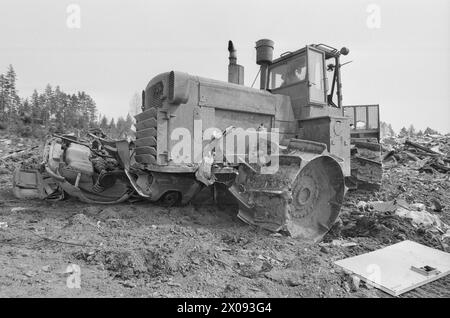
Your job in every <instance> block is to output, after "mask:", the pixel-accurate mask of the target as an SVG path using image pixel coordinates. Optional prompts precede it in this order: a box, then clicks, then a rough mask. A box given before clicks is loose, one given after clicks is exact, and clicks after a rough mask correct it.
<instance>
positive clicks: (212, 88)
mask: <svg viewBox="0 0 450 318" xmlns="http://www.w3.org/2000/svg"><path fill="white" fill-rule="evenodd" d="M273 49H274V42H273V41H271V40H267V39H264V40H259V41H257V42H256V63H257V64H258V65H260V74H259V78H260V85H259V86H260V87H259V89H256V88H250V87H246V86H244V85H243V83H244V68H243V67H242V66H241V65H238V64H237V57H236V50H235V49H234V46H233V43H232V42H231V41H230V42H229V47H228V50H229V66H228V82H222V81H218V80H213V79H208V78H203V77H199V76H194V75H189V74H186V73H181V72H177V71H170V72H167V73H162V74H159V75H157V76H155V77H154V78H153V79H151V80H150V82H149V83H148V85H147V86H146V88H145V90H144V91H143V92H142V112H141V113H140V114H138V115H136V116H135V118H136V124H135V126H136V140H135V141H133V142H131V143H128V142H115V141H111V140H107V139H106V138H105V136H102V135H101V134H96V133H91V134H90V137H91V141H90V142H89V143H86V142H83V141H80V140H75V139H73V138H72V137H69V136H55V137H54V138H52V139H51V140H49V141H48V142H47V145H46V151H45V153H44V165H43V170H45V174H46V175H47V176H50V178H47V179H46V178H44V179H45V180H53V181H54V180H56V181H57V183H58V184H59V187H60V188H62V189H63V190H64V192H65V193H69V194H72V195H75V196H77V197H79V198H80V199H81V200H83V201H86V202H95V203H116V202H120V201H124V200H126V199H128V198H129V197H130V196H131V195H134V194H137V195H139V196H140V197H141V198H145V199H147V200H149V201H158V202H159V203H162V204H165V205H172V204H177V203H179V204H186V203H188V202H190V201H191V200H192V199H193V198H195V197H196V196H198V195H199V193H200V192H202V191H211V193H212V195H213V197H214V199H215V200H216V201H217V202H219V203H231V204H235V205H236V206H237V207H238V210H239V212H238V216H239V218H240V219H242V220H243V221H245V222H247V223H249V224H254V225H257V226H260V227H263V228H265V229H268V230H270V231H283V232H285V233H288V234H290V235H292V236H294V237H302V238H306V239H309V240H313V241H317V240H319V239H320V238H321V237H322V236H323V235H324V234H325V233H326V232H327V231H328V230H329V229H330V228H331V226H332V225H333V224H334V222H335V220H336V218H337V217H338V214H339V212H340V209H341V205H342V202H343V199H344V194H345V191H346V189H347V188H346V180H347V181H348V180H350V179H351V177H352V175H353V177H355V176H357V174H354V173H353V172H352V171H351V165H350V156H351V142H350V124H351V123H350V120H349V118H348V117H346V116H344V108H343V106H342V85H341V62H340V59H341V57H342V56H343V55H347V54H348V53H349V50H348V49H347V48H345V47H343V48H342V49H340V50H337V49H335V48H332V47H330V46H328V45H325V44H313V45H308V46H306V47H304V48H302V49H300V50H297V51H294V52H287V53H284V54H282V55H281V56H280V57H279V58H276V59H273ZM108 162H110V163H111V162H113V163H112V164H110V165H109V166H108V164H107V163H108ZM376 181H377V182H378V180H376ZM353 184H354V182H353ZM44 188H45V187H44ZM47 188H50V190H51V189H55V185H52V186H47ZM41 189H42V187H41ZM51 191H53V190H51ZM51 191H50V192H51ZM41 193H42V190H41Z"/></svg>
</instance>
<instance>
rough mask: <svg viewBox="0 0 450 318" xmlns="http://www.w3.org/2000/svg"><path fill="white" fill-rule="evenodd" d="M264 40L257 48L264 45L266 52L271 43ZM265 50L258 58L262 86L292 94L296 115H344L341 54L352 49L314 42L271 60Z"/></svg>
mask: <svg viewBox="0 0 450 318" xmlns="http://www.w3.org/2000/svg"><path fill="white" fill-rule="evenodd" d="M261 41H263V42H260V43H259V46H258V43H257V50H258V48H261V49H260V50H261V51H262V53H264V50H265V49H266V47H267V46H268V45H270V44H271V43H270V42H264V41H270V40H261ZM257 52H258V51H257ZM262 53H261V59H260V60H258V61H257V62H259V63H258V64H260V65H261V89H265V90H268V91H270V92H272V93H273V94H281V95H287V96H289V97H291V103H292V106H293V109H294V113H295V115H296V117H297V119H304V118H310V117H317V116H323V115H326V114H334V115H341V116H342V114H343V111H342V109H341V106H342V92H341V77H340V66H341V65H340V62H339V57H340V55H347V54H348V53H349V50H348V49H347V48H345V47H344V48H342V49H341V50H339V51H338V50H337V49H335V48H332V47H330V46H327V45H325V44H317V45H316V44H313V45H308V46H306V47H304V48H302V49H300V50H297V51H295V52H286V53H283V54H282V55H281V56H280V57H279V58H277V59H274V60H273V61H272V60H271V61H270V62H268V61H267V62H266V61H265V60H264V55H263V54H262ZM330 108H332V109H330Z"/></svg>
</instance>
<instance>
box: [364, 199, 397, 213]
mask: <svg viewBox="0 0 450 318" xmlns="http://www.w3.org/2000/svg"><path fill="white" fill-rule="evenodd" d="M368 206H369V208H370V210H374V211H377V212H393V211H395V209H396V205H395V202H394V201H388V202H383V201H373V202H368Z"/></svg>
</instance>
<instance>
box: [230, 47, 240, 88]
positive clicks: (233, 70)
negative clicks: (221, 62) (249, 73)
mask: <svg viewBox="0 0 450 318" xmlns="http://www.w3.org/2000/svg"><path fill="white" fill-rule="evenodd" d="M228 52H230V56H229V58H228V59H229V60H230V63H229V64H228V83H234V84H239V85H244V67H243V66H242V65H239V64H237V63H236V62H237V56H236V49H235V48H234V45H233V42H232V41H228Z"/></svg>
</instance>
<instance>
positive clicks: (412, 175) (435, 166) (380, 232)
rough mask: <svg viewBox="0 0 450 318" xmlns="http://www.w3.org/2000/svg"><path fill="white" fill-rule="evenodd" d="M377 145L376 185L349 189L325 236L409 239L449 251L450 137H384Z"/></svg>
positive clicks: (391, 240) (388, 240)
mask: <svg viewBox="0 0 450 318" xmlns="http://www.w3.org/2000/svg"><path fill="white" fill-rule="evenodd" d="M382 148H383V157H384V160H383V186H382V188H381V189H380V191H378V192H367V191H355V192H352V193H350V195H349V196H347V202H346V203H345V206H344V209H343V211H342V213H341V215H340V219H341V221H340V222H339V224H337V226H335V227H334V228H333V229H332V231H331V232H330V233H329V235H328V237H327V238H326V240H336V239H340V240H343V241H345V242H347V241H348V240H350V241H357V242H359V243H360V244H361V242H360V240H361V238H370V239H374V240H375V241H376V242H377V244H392V243H397V242H401V241H403V240H406V239H409V240H412V241H415V242H419V243H422V244H425V245H427V246H430V247H434V248H437V249H440V250H443V251H446V252H449V251H450V213H449V212H450V206H449V204H448V203H449V202H450V173H449V171H450V170H449V169H450V161H449V159H450V157H449V155H450V136H449V135H447V136H441V135H431V136H430V135H426V136H423V137H415V138H408V139H407V138H395V137H392V138H385V139H384V140H382ZM377 244H376V245H371V246H370V247H368V248H369V249H371V250H373V249H375V248H378V247H379V245H377Z"/></svg>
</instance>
